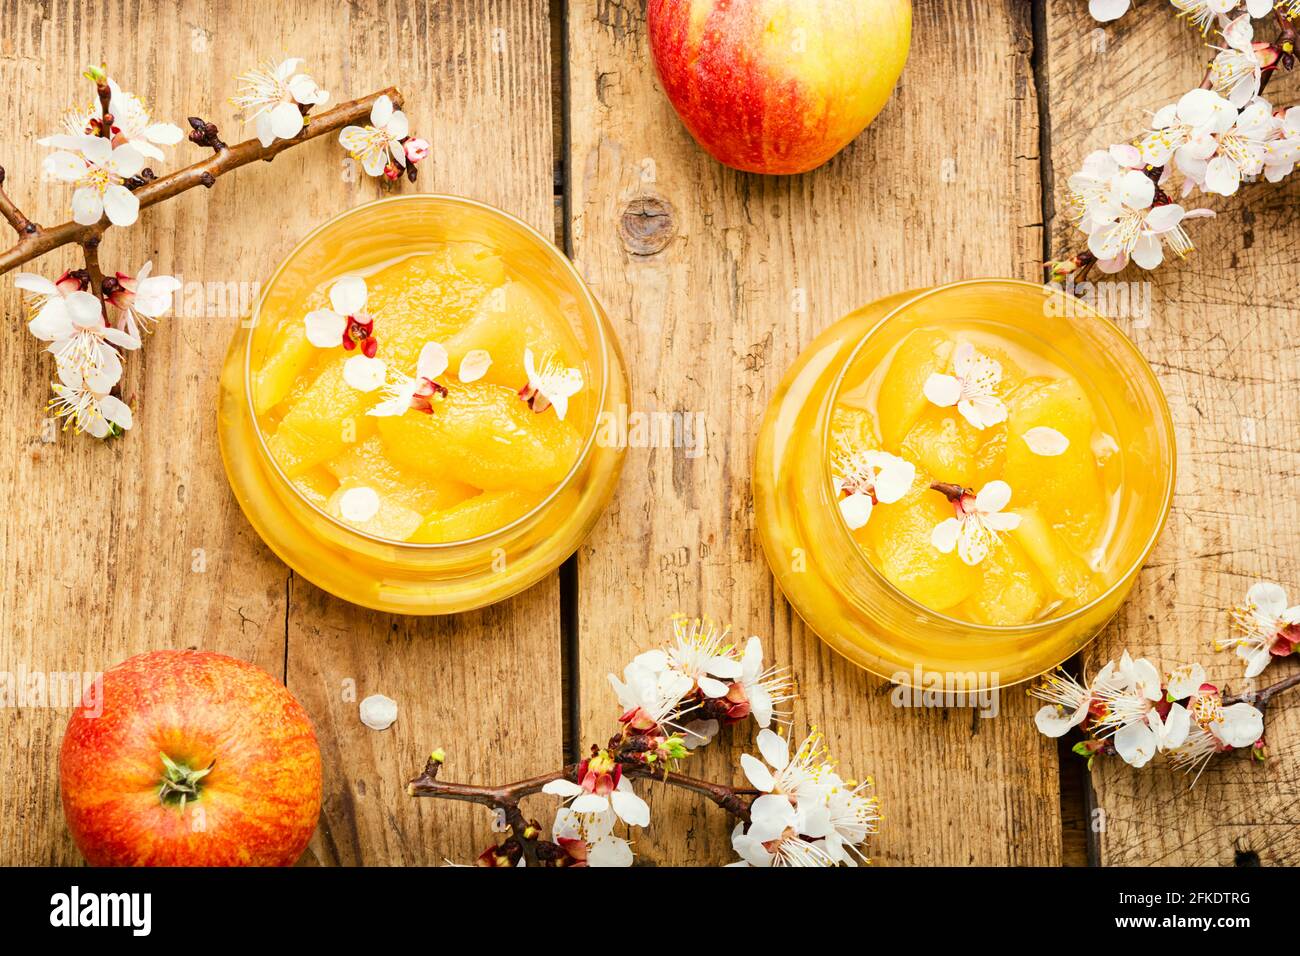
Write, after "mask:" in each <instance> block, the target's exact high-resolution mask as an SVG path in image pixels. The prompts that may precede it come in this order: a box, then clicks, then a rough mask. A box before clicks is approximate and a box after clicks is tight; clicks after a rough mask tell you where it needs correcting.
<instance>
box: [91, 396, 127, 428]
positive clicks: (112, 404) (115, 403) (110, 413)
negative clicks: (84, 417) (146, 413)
mask: <svg viewBox="0 0 1300 956" xmlns="http://www.w3.org/2000/svg"><path fill="white" fill-rule="evenodd" d="M99 413H100V414H101V415H103V416H104V418H105V419H107V420H108V421H110V422H112V423H113V424H114V425H116V426H117V427H118V428H121V429H123V430H127V429H129V428H130V427H131V424H132V417H131V406H130V405H128V404H127V403H126V402H124V401H122V400H121V399H120V398H118V397H116V396H114V395H105V396H104V397H103V398H101V399H100V400H99Z"/></svg>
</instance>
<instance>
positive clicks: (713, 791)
mask: <svg viewBox="0 0 1300 956" xmlns="http://www.w3.org/2000/svg"><path fill="white" fill-rule="evenodd" d="M442 765H443V757H442V753H441V751H434V753H433V754H431V755H430V757H429V760H428V762H426V763H425V765H424V770H423V771H422V772H421V773H420V775H419V776H418V777H415V778H414V779H413V780H411V781H410V783H408V784H407V785H406V792H407V794H408V795H410V796H412V797H435V798H438V799H441V800H462V801H465V802H468V803H477V804H481V805H482V806H485V807H492V808H493V809H496V810H504V811H505V813H506V821H507V822H508V823H510V824H511V828H512V829H514V830H515V835H516V836H520V837H521V839H522V835H521V832H520V830H519V828H518V827H516V826H515V823H514V821H513V820H511V813H512V811H513V812H514V813H516V814H519V820H520V822H521V823H522V821H523V815H522V814H521V813H520V812H519V801H520V800H522V799H523V798H524V797H529V796H532V795H533V794H536V793H541V792H542V788H543V787H545V786H546V785H547V784H548V783H551V782H552V781H555V780H570V781H573V782H575V783H576V782H577V780H578V767H579V766H580V765H579V764H576V763H572V764H568V765H567V766H564V767H561V768H560V769H559V770H554V771H552V772H551V773H544V774H541V775H539V776H536V777H529V778H528V779H526V780H517V781H515V782H514V783H507V784H503V785H501V786H497V787H486V786H483V787H480V786H474V785H472V784H467V783H450V782H447V781H443V780H439V779H438V771H439V770H441V769H442ZM621 767H622V771H623V776H625V777H633V778H639V779H642V780H658V781H659V782H660V783H664V784H667V785H668V786H670V787H677V788H679V789H681V790H686V791H689V792H690V793H694V794H696V795H698V796H701V797H704V798H705V799H707V800H709V801H711V802H712V803H713V804H715V805H716V806H717V807H719V808H720V809H722V810H726V811H727V812H728V813H729V814H731V815H732V816H733V817H735V818H736V819H738V820H743V821H745V822H749V802H750V798H752V797H754V796H755V795H756V793H757V792H756V791H754V790H751V789H747V788H744V787H729V786H727V785H725V784H721V783H711V782H709V781H708V780H700V779H698V778H696V777H689V776H687V775H686V774H683V773H677V772H676V771H672V770H660V769H655V768H654V767H650V766H647V765H646V764H643V763H623V764H621ZM533 839H535V838H533Z"/></svg>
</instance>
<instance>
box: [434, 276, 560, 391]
mask: <svg viewBox="0 0 1300 956" xmlns="http://www.w3.org/2000/svg"><path fill="white" fill-rule="evenodd" d="M445 344H446V346H447V358H448V361H449V362H450V366H449V367H450V369H451V371H452V373H453V374H458V372H459V369H460V363H461V361H462V360H463V359H464V358H465V355H466V353H468V352H470V351H473V350H475V349H483V350H484V351H486V352H487V353H488V354H489V355H490V356H491V357H492V364H491V365H490V366H489V367H488V370H487V373H486V374H485V375H484V376H483V378H482V381H484V382H492V383H494V384H497V385H504V386H506V387H507V388H513V389H516V390H518V389H520V388H522V387H523V386H524V385H526V384H527V383H528V376H527V374H526V373H525V372H524V349H532V352H533V355H534V356H535V357H536V359H537V360H538V361H540V360H541V359H542V358H543V357H544V356H546V355H551V354H553V355H554V356H555V357H556V360H557V361H559V362H562V363H563V364H565V365H568V366H575V365H577V364H578V355H579V351H578V346H577V343H576V342H575V341H574V339H573V335H572V333H571V332H570V331H569V327H568V325H567V324H566V323H565V320H564V317H563V316H562V315H561V314H560V313H559V311H558V310H557V309H556V308H555V306H554V305H552V304H551V303H549V302H547V301H545V300H544V299H543V298H542V297H541V296H539V295H538V294H537V292H535V291H534V290H533V289H531V288H529V287H528V286H527V285H524V284H523V283H522V282H510V283H507V284H506V285H503V286H501V287H499V288H496V289H493V290H492V291H491V292H490V293H488V295H487V296H486V297H485V298H484V299H483V302H482V304H481V305H480V306H479V308H478V310H477V312H476V313H475V314H474V317H473V319H471V320H470V322H469V324H468V325H466V326H465V327H464V328H463V329H461V330H460V331H459V332H457V333H456V334H455V335H453V336H452V337H451V338H449V339H448V340H447V342H446V343H445Z"/></svg>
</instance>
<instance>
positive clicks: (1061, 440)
mask: <svg viewBox="0 0 1300 956" xmlns="http://www.w3.org/2000/svg"><path fill="white" fill-rule="evenodd" d="M1022 438H1023V439H1024V442H1025V444H1026V445H1028V446H1029V450H1030V451H1032V452H1033V453H1034V454H1035V455H1042V456H1044V457H1046V458H1055V457H1056V456H1057V455H1064V454H1065V451H1066V449H1068V448H1069V447H1070V439H1068V438H1066V437H1065V436H1064V435H1063V434H1061V433H1060V432H1059V431H1057V430H1056V429H1055V428H1049V427H1048V426H1046V425H1036V426H1035V427H1033V428H1031V429H1029V430H1028V431H1026V432H1025V433H1024V435H1023V436H1022Z"/></svg>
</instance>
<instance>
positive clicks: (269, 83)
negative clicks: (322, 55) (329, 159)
mask: <svg viewBox="0 0 1300 956" xmlns="http://www.w3.org/2000/svg"><path fill="white" fill-rule="evenodd" d="M302 62H303V61H302V59H301V58H300V57H290V58H289V59H287V60H282V61H281V62H280V63H278V64H272V63H267V64H265V65H263V66H261V67H259V68H258V69H255V70H249V71H248V72H247V73H241V74H240V75H239V76H238V77H237V78H236V79H237V80H238V81H239V83H240V87H239V90H238V92H236V94H235V95H234V96H233V97H231V100H230V101H231V103H233V104H234V105H235V106H237V107H238V108H239V109H241V110H243V111H244V121H245V122H249V121H250V120H251V121H252V122H253V123H254V125H255V128H256V130H257V138H258V141H259V142H260V143H261V144H262V146H263V147H266V146H270V145H271V144H272V143H274V142H275V141H276V140H277V139H293V137H295V136H297V135H298V134H299V133H300V132H302V128H303V126H304V125H305V124H306V118H305V117H304V115H303V111H302V109H301V107H303V106H319V105H321V104H323V103H326V102H328V101H329V93H328V92H326V91H325V90H322V89H321V88H320V87H319V86H317V85H316V81H315V80H313V79H312V78H311V77H310V76H308V75H307V74H306V73H299V72H298V67H300V66H301V65H302Z"/></svg>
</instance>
